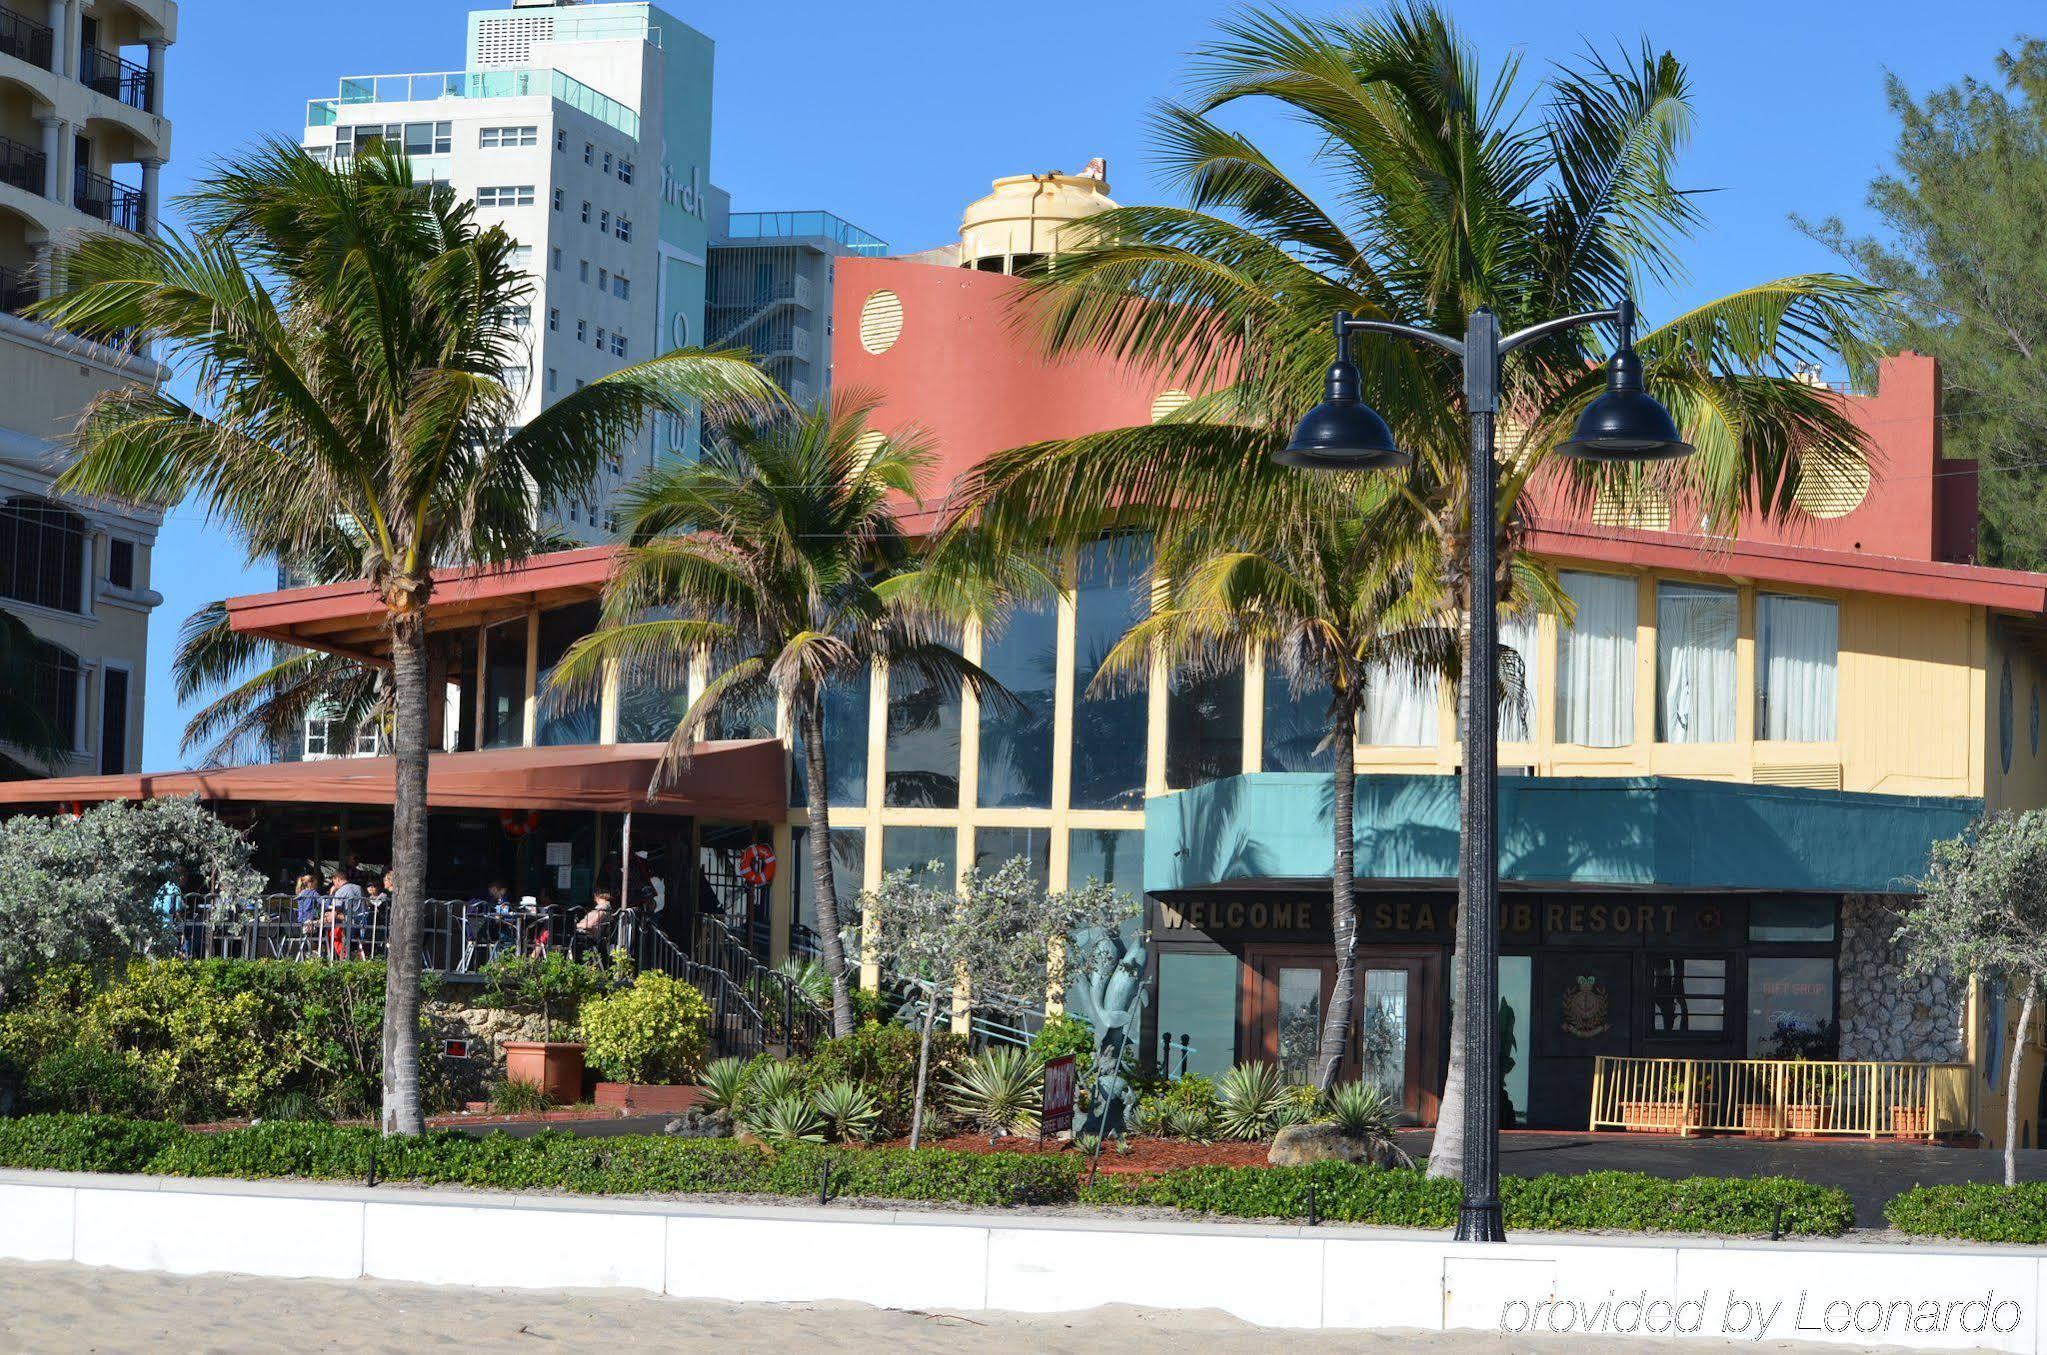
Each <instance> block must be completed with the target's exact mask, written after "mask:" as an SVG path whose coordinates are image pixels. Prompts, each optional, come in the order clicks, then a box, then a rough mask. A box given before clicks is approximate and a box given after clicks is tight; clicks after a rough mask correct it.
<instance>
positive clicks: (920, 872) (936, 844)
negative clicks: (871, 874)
mask: <svg viewBox="0 0 2047 1355" xmlns="http://www.w3.org/2000/svg"><path fill="white" fill-rule="evenodd" d="M958 853H959V835H958V834H957V833H955V832H954V831H953V830H952V829H950V828H884V829H882V830H881V873H882V874H884V875H893V874H895V873H896V872H897V871H899V870H907V871H909V872H910V874H911V875H912V876H913V877H914V878H915V879H916V881H917V882H918V883H919V884H924V885H929V886H930V887H931V888H933V889H951V888H952V887H953V885H954V875H955V871H956V870H957V867H958V862H959V855H958ZM934 867H935V869H934Z"/></svg>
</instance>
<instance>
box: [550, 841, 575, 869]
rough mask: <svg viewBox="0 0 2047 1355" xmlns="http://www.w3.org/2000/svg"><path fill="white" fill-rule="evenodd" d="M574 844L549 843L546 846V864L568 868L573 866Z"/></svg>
mask: <svg viewBox="0 0 2047 1355" xmlns="http://www.w3.org/2000/svg"><path fill="white" fill-rule="evenodd" d="M575 860H576V844H575V843H573V842H550V843H548V844H547V864H548V865H550V866H568V865H573V864H575Z"/></svg>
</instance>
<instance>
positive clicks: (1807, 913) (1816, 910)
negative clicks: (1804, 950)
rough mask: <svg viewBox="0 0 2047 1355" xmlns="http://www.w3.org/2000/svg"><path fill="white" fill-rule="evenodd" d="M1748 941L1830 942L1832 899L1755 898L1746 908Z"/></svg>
mask: <svg viewBox="0 0 2047 1355" xmlns="http://www.w3.org/2000/svg"><path fill="white" fill-rule="evenodd" d="M1748 939H1749V940H1751V941H1780V942H1782V941H1819V942H1824V941H1831V940H1833V939H1834V901H1833V900H1832V899H1824V898H1822V899H1814V898H1783V899H1757V900H1755V901H1754V902H1752V903H1751V904H1749V908H1748Z"/></svg>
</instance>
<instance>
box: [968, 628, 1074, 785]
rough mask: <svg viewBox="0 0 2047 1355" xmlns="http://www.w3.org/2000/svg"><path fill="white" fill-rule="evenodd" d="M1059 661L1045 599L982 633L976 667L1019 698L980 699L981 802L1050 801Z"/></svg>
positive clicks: (1057, 634) (1057, 633)
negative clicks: (1054, 693)
mask: <svg viewBox="0 0 2047 1355" xmlns="http://www.w3.org/2000/svg"><path fill="white" fill-rule="evenodd" d="M1058 662H1059V612H1058V609H1057V608H1056V607H1054V606H1052V605H1051V604H1050V603H1049V602H1048V603H1041V604H1039V605H1038V606H1037V607H1036V608H1034V609H1032V610H1029V611H1022V610H1019V611H1017V612H1015V613H1013V614H1012V615H1011V616H1010V617H1009V618H1008V620H1007V621H1006V622H1005V623H1004V625H1003V627H1002V629H1001V631H1000V632H999V633H994V634H989V635H986V636H984V637H983V639H982V642H981V667H982V668H984V669H986V670H987V672H988V673H989V675H990V676H992V677H993V678H994V679H995V680H996V681H997V682H999V683H1001V684H1002V686H1003V688H1004V689H1005V690H1006V691H1008V693H1009V694H1010V695H1011V696H1013V697H1015V698H1016V700H1017V701H1019V702H1021V703H1022V709H1018V708H1017V706H1016V705H1015V704H1013V703H1012V702H1009V701H1004V700H1000V699H996V698H989V699H986V700H983V701H982V702H981V781H980V799H981V803H982V804H984V805H987V806H990V807H991V808H1000V809H1050V808H1051V807H1052V702H1053V696H1052V687H1053V679H1054V676H1055V674H1056V672H1057V669H1058Z"/></svg>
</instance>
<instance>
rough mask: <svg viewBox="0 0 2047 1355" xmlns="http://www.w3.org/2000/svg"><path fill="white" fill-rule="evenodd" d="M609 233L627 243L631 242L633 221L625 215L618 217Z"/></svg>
mask: <svg viewBox="0 0 2047 1355" xmlns="http://www.w3.org/2000/svg"><path fill="white" fill-rule="evenodd" d="M611 233H612V234H613V235H616V236H617V237H618V238H619V239H620V240H622V241H624V242H625V243H626V244H628V245H629V244H631V243H632V242H633V223H632V222H631V221H629V220H627V219H626V218H625V217H620V218H619V219H618V221H617V223H616V224H615V225H614V226H613V227H612V232H611Z"/></svg>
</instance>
